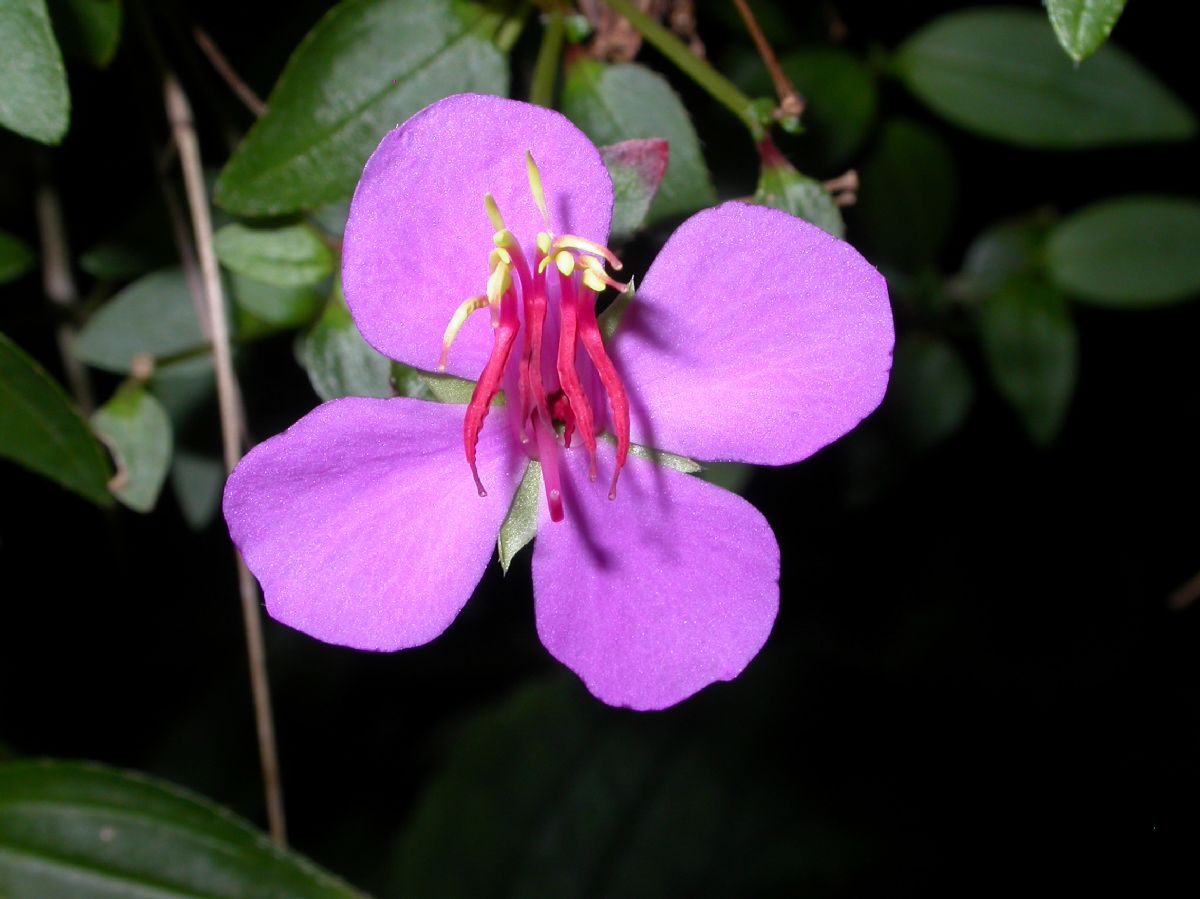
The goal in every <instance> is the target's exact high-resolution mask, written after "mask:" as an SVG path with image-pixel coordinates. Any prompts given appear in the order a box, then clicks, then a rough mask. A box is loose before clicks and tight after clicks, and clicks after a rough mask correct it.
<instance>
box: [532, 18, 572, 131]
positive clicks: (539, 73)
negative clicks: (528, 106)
mask: <svg viewBox="0 0 1200 899" xmlns="http://www.w3.org/2000/svg"><path fill="white" fill-rule="evenodd" d="M565 34H566V26H565V25H564V23H563V14H562V11H561V10H557V9H556V10H553V11H552V12H550V13H549V14H548V15H547V16H546V27H545V30H544V31H543V32H542V44H541V46H540V47H538V54H537V61H536V62H535V63H534V64H533V80H532V81H531V82H530V86H529V102H530V103H536V104H538V105H539V106H546V107H553V106H554V84H555V82H556V81H557V80H558V67H559V63H560V62H561V60H562V49H563V37H564V36H565Z"/></svg>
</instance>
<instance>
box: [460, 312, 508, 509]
mask: <svg viewBox="0 0 1200 899" xmlns="http://www.w3.org/2000/svg"><path fill="white" fill-rule="evenodd" d="M520 325H521V323H520V320H519V319H518V318H517V298H516V296H515V295H514V294H513V291H512V290H511V289H509V290H508V291H506V292H505V294H504V299H503V302H502V303H501V306H500V324H499V326H498V327H497V328H496V341H495V343H494V344H493V345H492V354H491V355H490V356H488V361H487V364H486V365H485V366H484V367H483V373H482V374H481V375H480V376H479V381H478V382H477V383H476V384H475V389H474V390H473V391H472V392H471V401H470V402H469V403H468V404H467V414H466V416H465V417H464V418H463V445H464V447H465V448H466V451H467V464H468V465H470V466H471V475H472V476H473V477H474V478H475V486H476V487H478V488H479V495H480V496H487V490H485V489H484V487H483V482H482V481H481V480H479V469H478V468H477V467H476V465H475V447H476V445H477V444H478V443H479V430H480V428H482V427H483V420H484V418H486V417H487V414H488V408H489V407H490V406H491V404H492V398H493V397H495V395H496V394H497V393H498V392H499V391H500V379H501V377H503V375H504V368H505V366H506V365H507V364H508V357H509V354H510V353H511V352H512V346H513V342H514V341H515V340H516V338H517V331H518V329H519V328H520Z"/></svg>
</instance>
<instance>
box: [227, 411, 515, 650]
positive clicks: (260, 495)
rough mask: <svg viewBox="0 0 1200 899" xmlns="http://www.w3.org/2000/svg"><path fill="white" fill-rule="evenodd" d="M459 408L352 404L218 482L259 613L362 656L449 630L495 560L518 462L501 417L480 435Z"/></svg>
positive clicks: (298, 429)
mask: <svg viewBox="0 0 1200 899" xmlns="http://www.w3.org/2000/svg"><path fill="white" fill-rule="evenodd" d="M462 415H463V407H462V406H453V405H441V404H439V403H426V402H423V401H421V400H413V399H407V398H399V399H390V400H381V399H367V398H363V397H352V398H347V399H340V400H334V401H332V402H329V403H325V404H324V405H323V406H318V407H317V408H316V409H314V410H313V411H312V412H310V413H309V414H308V415H306V416H305V417H304V418H302V419H300V421H298V422H296V424H294V425H292V427H290V428H288V430H286V431H285V432H284V433H282V434H279V435H277V436H275V437H272V438H271V439H270V440H268V441H266V442H265V443H262V444H259V445H258V446H257V447H255V448H254V449H253V450H251V451H250V453H249V454H248V455H247V456H246V457H245V458H244V459H242V461H241V463H240V464H239V465H238V467H237V468H236V469H235V470H234V472H233V474H232V475H230V477H229V482H228V483H227V484H226V485H225V520H226V521H227V522H228V524H229V532H230V534H231V535H232V537H233V542H234V543H236V544H237V547H238V549H240V550H241V552H242V555H243V557H244V558H245V559H246V564H247V565H249V566H250V570H251V571H253V572H254V574H255V576H256V577H258V580H259V583H261V584H262V588H263V594H264V596H265V597H266V604H267V611H268V612H270V613H271V615H272V617H274V618H275V619H277V620H278V621H281V622H283V623H284V624H287V625H290V626H291V627H294V628H297V629H298V630H302V631H304V632H305V633H307V634H309V635H311V636H313V637H316V638H317V639H319V640H324V641H326V642H328V643H337V644H340V645H343V646H353V647H355V648H357V649H376V650H394V649H404V648H406V647H409V646H418V645H420V644H422V643H426V642H428V641H429V640H432V639H433V638H434V637H436V636H437V635H438V634H440V633H441V632H442V631H444V630H445V629H446V627H447V626H449V624H450V622H451V621H453V620H454V617H455V616H456V615H457V614H458V613H459V611H460V610H461V609H462V607H463V606H464V605H465V604H466V602H467V600H468V599H469V598H470V596H471V592H472V591H473V590H474V589H475V585H476V584H477V583H478V581H479V578H480V577H481V576H482V574H483V570H484V568H485V567H486V566H487V564H488V561H489V560H490V559H491V556H492V552H493V547H494V546H495V543H496V535H497V534H498V533H499V531H500V523H501V522H502V521H503V519H504V516H505V514H506V513H507V512H508V507H509V505H510V502H511V500H512V496H513V494H514V493H515V492H516V488H517V484H518V483H519V481H520V477H521V473H522V471H523V468H524V465H523V464H521V461H523V459H524V457H523V456H522V457H520V460H519V459H518V454H517V453H516V451H515V450H514V444H513V441H512V439H511V437H510V435H509V432H508V429H507V427H505V423H504V422H503V416H493V418H495V419H498V420H500V424H498V425H496V426H493V427H485V428H484V429H483V433H482V435H481V436H480V440H479V450H480V452H479V457H480V462H479V470H480V475H481V477H482V478H483V479H484V483H485V484H487V486H488V489H489V495H488V496H487V497H485V498H481V497H480V496H479V495H478V494H477V492H476V489H475V483H474V481H473V480H472V478H471V471H470V469H469V468H468V466H467V463H466V461H465V460H464V458H463V436H462Z"/></svg>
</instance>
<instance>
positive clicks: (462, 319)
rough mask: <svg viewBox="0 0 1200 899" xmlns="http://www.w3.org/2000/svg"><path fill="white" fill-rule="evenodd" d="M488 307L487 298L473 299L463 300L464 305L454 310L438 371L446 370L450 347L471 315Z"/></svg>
mask: <svg viewBox="0 0 1200 899" xmlns="http://www.w3.org/2000/svg"><path fill="white" fill-rule="evenodd" d="M488 305H490V304H489V303H488V298H487V297H485V296H478V297H471V298H470V299H469V300H463V302H462V305H460V306H459V307H458V308H457V309H455V310H454V315H452V316H451V317H450V324H448V325H446V332H445V333H444V334H443V335H442V355H441V356H439V357H438V364H437V370H438V371H445V370H446V357H447V356H449V355H450V345H451V344H452V343H454V338H455V337H457V336H458V332H459V330H460V329H461V328H462V326H463V325H464V324H466V322H467V319H468V318H469V317H470V315H471V313H472V312H474V311H476V310H477V309H485V308H487V306H488Z"/></svg>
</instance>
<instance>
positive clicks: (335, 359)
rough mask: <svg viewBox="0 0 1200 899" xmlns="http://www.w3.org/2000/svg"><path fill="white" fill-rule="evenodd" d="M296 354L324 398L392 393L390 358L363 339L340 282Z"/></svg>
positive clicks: (318, 392)
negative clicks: (376, 350) (347, 304)
mask: <svg viewBox="0 0 1200 899" xmlns="http://www.w3.org/2000/svg"><path fill="white" fill-rule="evenodd" d="M296 356H297V358H298V359H299V361H300V364H301V365H302V366H303V367H304V370H305V371H307V372H308V379H309V380H310V381H311V382H312V386H313V390H315V391H316V392H317V396H319V397H320V398H321V399H323V400H332V399H336V398H337V397H340V396H381V397H386V396H391V395H392V382H391V361H390V360H389V359H388V358H387V357H385V356H381V355H380V354H379V353H377V352H375V350H373V349H372V348H371V347H370V346H368V345H367V342H366V341H365V340H363V339H362V335H361V334H359V333H358V328H357V327H355V325H354V319H353V318H351V317H350V310H349V309H348V308H347V306H346V300H345V297H344V296H343V295H342V290H341V287H340V286H337V287H335V289H334V291H333V294H332V295H331V296H330V298H329V305H328V306H326V307H325V312H324V313H323V314H322V315H321V317H320V318H319V319H317V323H316V324H315V325H313V326H312V329H311V330H310V331H309V332H308V333H307V334H304V335H303V336H301V337H300V339H299V340H298V341H297V343H296Z"/></svg>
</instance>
